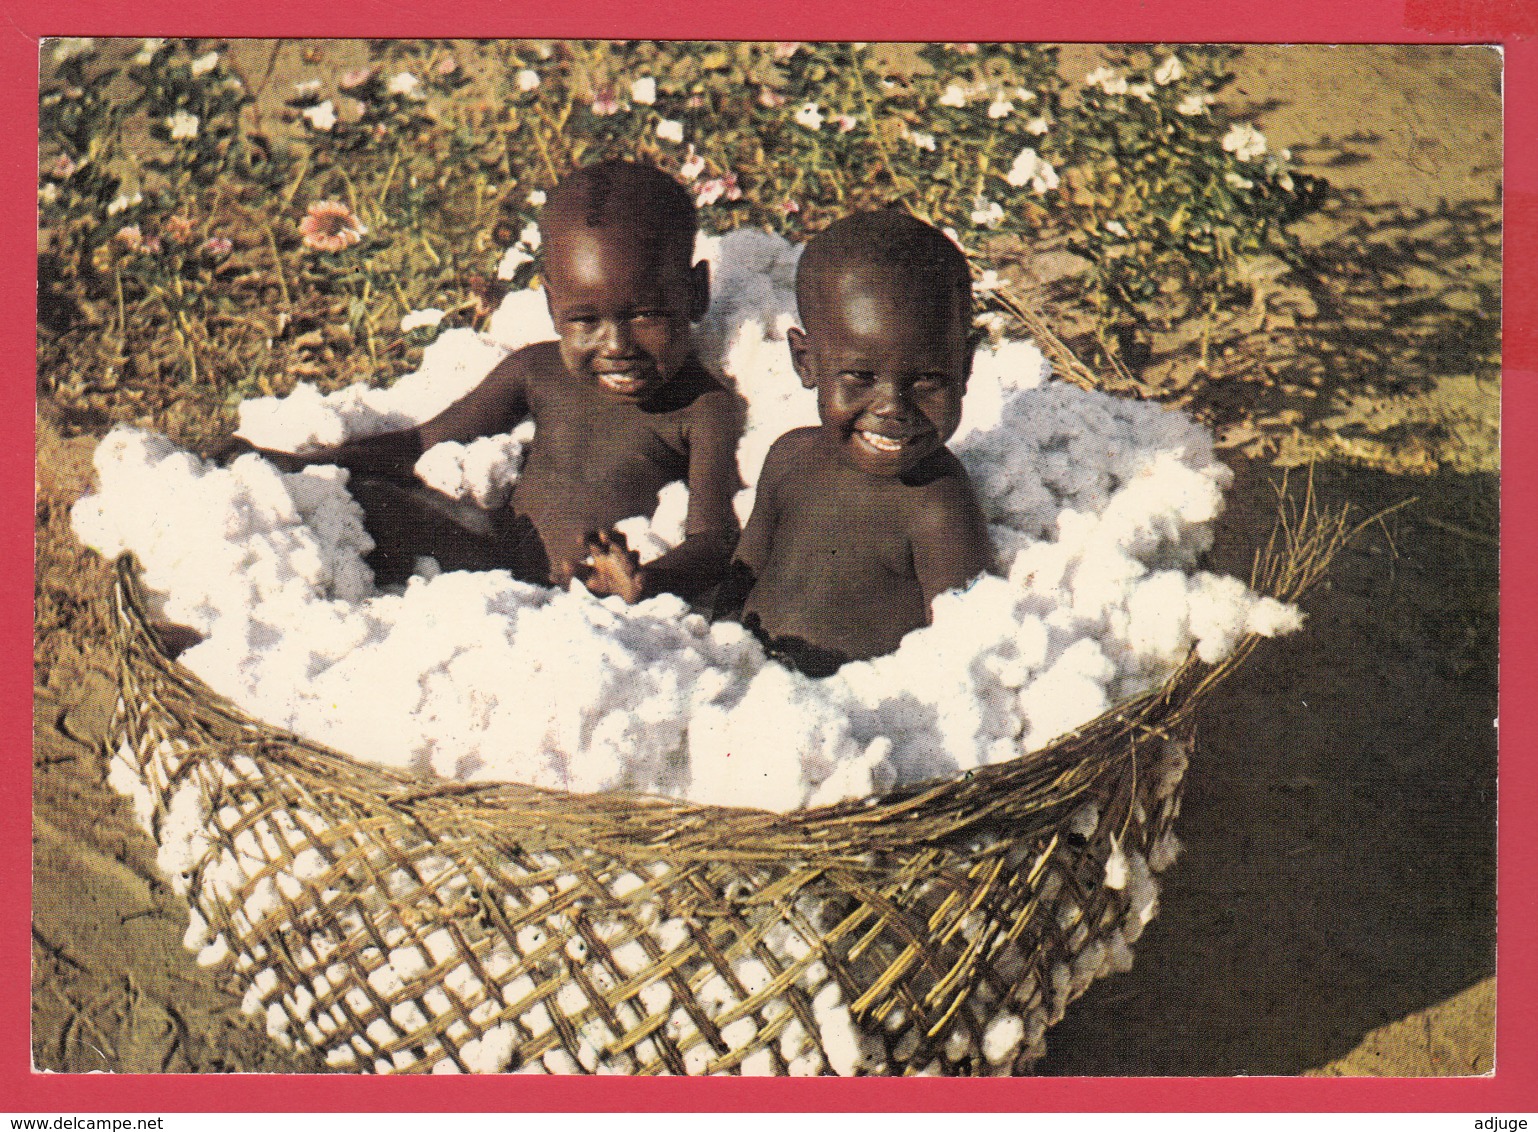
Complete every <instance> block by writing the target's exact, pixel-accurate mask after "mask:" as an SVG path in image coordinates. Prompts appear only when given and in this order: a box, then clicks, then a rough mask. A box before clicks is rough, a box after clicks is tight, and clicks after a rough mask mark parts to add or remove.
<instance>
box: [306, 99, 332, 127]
mask: <svg viewBox="0 0 1538 1132" xmlns="http://www.w3.org/2000/svg"><path fill="white" fill-rule="evenodd" d="M300 113H301V114H303V115H304V116H305V118H306V119H308V120H309V123H310V125H311V126H313V127H314V128H315V129H317V130H329V129H330V128H331V127H332V126H334V125H336V107H335V106H333V105H332V104H331V100H330V99H329V98H328V99H326V101H324V102H321V103H317V104H316V105H314V106H306V107H305V108H304V109H303V110H301V111H300Z"/></svg>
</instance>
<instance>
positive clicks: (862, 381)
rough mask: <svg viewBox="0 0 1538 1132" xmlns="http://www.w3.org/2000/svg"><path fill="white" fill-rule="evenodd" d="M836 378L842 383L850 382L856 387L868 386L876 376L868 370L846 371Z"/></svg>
mask: <svg viewBox="0 0 1538 1132" xmlns="http://www.w3.org/2000/svg"><path fill="white" fill-rule="evenodd" d="M838 376H839V377H840V378H841V379H843V380H844V381H852V382H855V383H856V384H858V385H869V384H870V383H871V382H873V381H875V380H876V375H875V374H873V373H871V372H870V371H868V370H858V369H847V370H845V371H844V372H843V373H841V374H839V375H838Z"/></svg>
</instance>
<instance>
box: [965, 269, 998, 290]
mask: <svg viewBox="0 0 1538 1132" xmlns="http://www.w3.org/2000/svg"><path fill="white" fill-rule="evenodd" d="M1001 282H1002V280H1001V279H1000V278H999V273H998V272H997V271H995V270H994V269H993V268H991V267H990V268H988V270H986V271H984V272H983V273H982V275H980V276H979V277H978V279H977V282H976V283H974V284H972V290H974V291H978V292H980V293H982V294H987V293H988V292H989V291H997V290H998V289H999V284H1000V283H1001Z"/></svg>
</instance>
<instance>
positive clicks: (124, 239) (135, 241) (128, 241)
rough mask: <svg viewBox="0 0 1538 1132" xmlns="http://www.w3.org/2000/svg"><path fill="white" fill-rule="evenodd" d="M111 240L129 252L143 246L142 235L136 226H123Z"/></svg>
mask: <svg viewBox="0 0 1538 1132" xmlns="http://www.w3.org/2000/svg"><path fill="white" fill-rule="evenodd" d="M113 239H115V240H117V242H118V243H120V244H122V245H123V246H124V247H125V248H127V249H128V250H129V251H131V252H136V251H138V250H139V249H140V248H142V247H143V246H144V233H143V232H142V231H140V230H139V226H138V225H137V224H124V225H123V226H122V227H121V228H119V229H118V230H117V234H116V235H115V236H114V237H113Z"/></svg>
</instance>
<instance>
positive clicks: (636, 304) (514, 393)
mask: <svg viewBox="0 0 1538 1132" xmlns="http://www.w3.org/2000/svg"><path fill="white" fill-rule="evenodd" d="M539 224H540V230H541V234H542V245H543V247H544V250H545V288H546V294H547V298H548V302H549V307H550V315H551V318H552V319H553V321H554V323H555V328H556V333H557V334H558V335H559V339H558V340H557V341H554V342H538V343H535V344H533V345H531V346H526V347H524V348H523V349H521V350H518V351H516V352H515V353H513V354H511V355H509V356H508V357H507V358H505V359H504V360H503V361H502V362H501V363H499V364H498V365H497V367H496V368H495V369H494V370H493V371H492V372H491V373H490V374H489V375H488V376H487V377H486V378H485V380H484V381H482V382H481V383H480V384H479V385H477V386H476V387H475V388H474V389H472V390H471V391H470V392H469V393H467V394H466V395H465V396H463V397H462V398H460V399H459V400H458V401H456V402H455V403H454V404H452V405H450V406H449V407H448V408H446V409H444V410H443V411H442V412H441V413H439V414H438V415H437V416H436V417H433V418H432V419H431V420H429V421H426V422H425V423H423V424H421V425H417V426H415V427H412V428H407V429H401V430H398V431H395V432H389V433H383V434H379V435H375V436H369V437H364V438H362V439H359V440H355V441H348V442H346V443H344V444H341V445H337V446H335V447H331V448H325V449H320V450H317V451H311V452H305V453H299V454H293V453H266V454H267V455H268V456H269V457H270V458H274V459H275V460H276V462H278V463H279V464H280V466H283V467H285V468H288V469H290V470H292V469H294V468H296V467H297V466H300V465H305V464H338V465H341V466H342V467H345V468H349V469H351V470H352V471H353V472H354V476H353V479H352V481H351V482H350V488H351V490H352V491H353V494H354V495H355V496H356V497H357V498H358V500H359V502H360V503H362V505H363V508H364V512H365V514H366V516H367V522H366V526H367V528H368V531H369V533H370V535H372V536H373V537H374V539H375V541H376V544H377V546H376V549H375V550H374V552H373V554H372V555H371V556H370V558H369V562H370V564H371V565H372V566H374V568H375V571H376V574H378V575H379V577H380V579H381V580H385V581H398V580H402V579H403V578H404V577H405V576H407V575H409V574H410V573H411V570H412V567H413V565H414V563H415V561H416V559H417V558H418V557H419V556H422V555H432V556H433V557H435V558H437V559H438V562H439V564H440V566H441V567H442V568H444V569H448V570H455V569H471V570H486V569H496V568H505V569H509V570H511V571H512V572H513V573H514V574H515V575H517V576H518V577H521V578H524V579H526V580H528V581H534V582H541V583H543V582H550V583H554V584H557V585H560V584H564V583H566V582H568V581H569V580H570V579H571V578H572V577H574V576H575V577H580V578H581V579H582V580H583V581H584V582H585V583H586V584H587V586H588V588H589V589H592V590H594V591H595V592H598V593H618V594H620V595H621V596H622V597H624V598H625V599H626V600H627V601H638V600H640V599H642V598H643V597H647V596H650V595H651V594H655V593H660V592H663V591H668V592H674V593H679V594H681V595H683V596H685V597H692V596H696V595H698V594H700V593H702V592H703V591H704V590H706V589H708V588H709V587H710V586H711V585H713V584H714V583H715V582H716V581H717V579H718V578H719V577H720V575H721V573H722V570H723V569H724V567H725V566H726V563H727V561H728V560H729V558H730V555H731V553H732V548H733V546H734V545H735V543H736V538H737V519H736V515H735V513H734V512H733V510H732V496H733V494H734V493H735V492H736V490H737V488H738V487H739V482H738V476H737V462H736V448H737V441H738V438H739V437H740V435H741V433H742V420H743V415H742V409H741V403H740V401H739V400H738V399H737V397H736V396H735V395H734V394H732V393H731V392H729V391H728V390H727V389H726V388H725V387H724V386H722V385H721V384H720V383H719V382H718V381H716V380H715V378H713V377H712V376H710V374H708V373H707V372H706V371H705V369H704V368H703V367H702V366H701V364H700V361H699V358H698V357H697V356H696V355H695V351H694V344H693V340H692V337H691V331H690V324H691V323H693V322H696V321H698V320H699V318H700V317H701V316H703V315H704V313H705V308H706V305H707V303H708V301H709V269H708V266H707V265H706V264H705V263H703V262H701V263H698V264H695V263H693V258H694V240H695V231H696V216H695V208H694V203H693V201H692V200H691V199H690V196H689V193H688V192H687V190H685V189H684V187H683V186H682V185H680V184H679V183H678V182H676V181H674V180H673V179H672V178H670V177H668V176H667V175H666V174H664V173H662V172H660V171H659V170H656V169H653V168H650V167H647V166H643V165H637V164H631V163H628V162H620V161H610V162H603V163H599V164H595V165H589V166H586V167H584V168H581V169H579V170H577V171H576V172H574V173H572V174H571V175H570V176H568V177H567V178H566V179H565V180H563V181H562V182H561V183H560V184H559V185H558V186H557V187H556V188H555V189H554V190H553V191H552V192H551V194H550V197H549V200H548V202H547V203H546V205H545V207H544V209H543V211H542V212H541V214H540V219H539ZM525 417H532V418H533V420H534V423H535V433H534V439H533V442H532V444H531V445H530V448H529V451H528V457H527V459H526V461H525V463H524V466H523V469H522V471H521V473H520V474H519V477H518V480H517V483H516V485H515V486H514V489H513V495H512V499H511V500H510V502H509V504H508V506H507V507H506V508H504V509H501V510H497V511H487V510H484V509H481V508H478V507H476V506H475V505H474V504H472V503H466V502H461V501H459V500H455V499H451V498H449V497H448V496H445V495H442V494H440V493H438V492H435V491H433V490H431V489H430V488H427V487H425V486H424V485H422V484H421V483H419V482H417V481H416V480H415V479H413V477H412V468H413V465H414V464H415V463H416V461H417V459H418V457H420V456H421V455H422V453H423V452H425V451H426V450H427V449H429V448H431V447H432V446H433V445H435V444H438V443H441V442H443V441H450V440H452V441H459V442H461V443H464V442H467V441H470V440H472V439H475V438H477V437H481V436H490V435H496V434H499V433H504V432H508V431H510V430H511V429H512V428H513V427H514V426H515V425H517V424H518V423H519V422H520V421H522V420H523V419H524V418H525ZM675 480H684V481H685V482H686V483H687V485H688V488H689V510H688V516H687V519H686V526H685V536H686V537H685V539H684V541H683V542H682V543H681V544H680V545H679V546H677V547H676V548H674V549H673V550H672V551H670V552H669V553H667V554H665V555H663V556H662V557H661V558H659V559H658V560H656V561H655V562H652V563H650V564H649V565H648V566H647V567H645V568H644V569H642V568H639V567H637V566H636V565H635V560H634V556H633V555H631V554H630V553H629V552H628V550H627V549H626V547H625V545H624V540H623V537H622V536H620V535H618V534H617V533H615V532H614V531H613V528H614V525H615V524H616V523H618V522H619V521H621V520H622V519H626V518H629V517H631V516H633V515H650V514H651V513H652V512H653V511H654V510H655V509H656V505H657V496H658V492H659V491H660V490H661V489H662V488H663V487H664V486H666V485H667V484H669V483H671V482H673V481H675Z"/></svg>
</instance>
